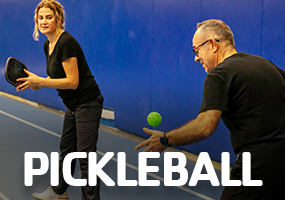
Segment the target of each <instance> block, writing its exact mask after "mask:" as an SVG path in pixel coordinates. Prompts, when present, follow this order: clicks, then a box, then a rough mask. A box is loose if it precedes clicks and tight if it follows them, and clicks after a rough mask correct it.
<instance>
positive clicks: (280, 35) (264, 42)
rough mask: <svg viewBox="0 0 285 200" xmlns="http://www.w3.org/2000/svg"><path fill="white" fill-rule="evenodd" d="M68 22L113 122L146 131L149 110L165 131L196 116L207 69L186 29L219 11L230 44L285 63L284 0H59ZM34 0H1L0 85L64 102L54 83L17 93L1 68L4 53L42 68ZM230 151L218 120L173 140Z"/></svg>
mask: <svg viewBox="0 0 285 200" xmlns="http://www.w3.org/2000/svg"><path fill="white" fill-rule="evenodd" d="M60 2H61V3H62V5H63V6H64V7H65V11H66V30H67V31H68V32H70V33H71V34H72V35H73V36H74V37H75V38H76V39H77V40H78V42H79V43H80V44H81V46H82V48H83V50H84V52H85V55H86V59H87V62H88V64H89V66H90V68H91V71H92V72H93V74H94V76H95V79H96V81H97V82H98V84H99V86H100V89H101V90H102V93H103V95H104V97H105V102H104V106H105V107H107V108H112V109H114V111H115V126H116V127H117V128H119V129H122V130H125V131H128V132H130V133H133V134H136V135H139V136H142V137H148V135H147V134H145V133H144V132H143V131H142V128H143V127H149V128H151V127H150V126H149V125H148V124H147V121H146V116H147V114H148V113H149V112H151V111H153V110H155V111H158V112H160V113H161V115H162V117H163V121H162V123H161V125H159V126H158V127H157V129H159V130H162V131H169V130H171V129H174V128H177V127H179V126H181V125H183V124H185V123H186V122H188V121H189V120H191V119H194V118H195V117H196V116H197V114H198V112H199V108H200V104H201V102H202V98H203V94H202V92H203V83H204V78H205V76H206V73H205V72H204V69H203V68H202V67H201V65H200V64H199V63H195V62H194V55H193V53H192V51H191V49H192V37H193V34H194V32H195V30H196V24H197V23H198V22H201V21H203V20H205V19H209V18H216V19H222V20H223V21H225V22H226V23H227V24H229V25H230V27H231V29H232V30H233V32H234V34H235V41H236V48H237V50H238V51H239V52H247V53H252V54H256V55H261V56H264V57H266V58H268V59H270V60H272V61H273V62H274V63H276V64H277V65H278V66H280V67H281V68H283V69H284V67H285V66H284V65H285V61H284V59H283V58H284V56H285V55H284V54H285V53H284V50H283V46H284V39H285V38H284V37H285V36H284V35H285V34H284V30H285V21H284V17H285V14H284V12H283V11H284V10H285V2H284V1H282V0H254V1H248V0H220V1H214V0H191V1H189V0H135V1H133V0H96V1H88V0H61V1H60ZM38 3H39V0H29V1H19V0H10V1H0V35H1V36H0V47H1V49H0V71H1V74H2V75H1V76H0V90H2V91H4V92H8V93H11V94H14V95H19V96H21V97H24V98H27V99H30V100H33V101H37V102H39V103H42V104H45V105H48V106H51V107H54V108H57V109H61V110H64V109H65V107H64V105H63V104H62V101H61V99H60V98H59V97H58V96H57V92H56V90H55V89H41V90H40V91H38V92H34V91H32V90H27V91H23V92H20V93H17V92H16V91H15V88H13V87H12V86H10V85H9V84H8V83H7V82H6V80H5V78H4V76H3V74H4V65H5V60H6V59H7V58H8V57H9V56H15V57H17V58H19V59H20V60H22V61H23V62H25V63H26V64H27V66H28V68H29V69H30V70H31V71H32V72H34V73H36V74H38V75H40V76H44V77H45V76H47V75H46V72H45V56H44V52H43V43H44V41H45V40H46V37H45V36H44V35H41V36H40V41H38V42H35V41H34V40H33V38H32V33H33V28H34V22H33V15H34V9H35V8H36V5H37V4H38ZM179 148H180V149H183V150H186V151H190V152H194V153H199V152H202V151H206V152H209V154H210V156H211V157H212V158H213V159H214V160H220V156H221V152H230V153H231V154H232V156H231V163H233V162H234V160H235V156H234V154H233V152H232V147H231V144H230V139H229V132H228V130H227V129H226V127H225V126H224V124H223V122H222V121H221V122H220V124H219V126H218V128H217V131H216V132H215V133H214V134H213V135H212V136H211V137H210V138H208V139H206V140H203V141H201V142H199V143H196V144H191V145H186V146H183V147H179Z"/></svg>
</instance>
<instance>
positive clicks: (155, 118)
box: [147, 112, 162, 126]
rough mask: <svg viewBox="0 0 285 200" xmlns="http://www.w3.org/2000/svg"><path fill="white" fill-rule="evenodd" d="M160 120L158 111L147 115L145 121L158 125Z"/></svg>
mask: <svg viewBox="0 0 285 200" xmlns="http://www.w3.org/2000/svg"><path fill="white" fill-rule="evenodd" d="M161 121H162V117H161V115H160V114H159V113H158V112H151V113H149V114H148V116H147V122H148V124H149V125H151V126H158V125H159V124H160V123H161Z"/></svg>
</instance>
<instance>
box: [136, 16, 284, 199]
mask: <svg viewBox="0 0 285 200" xmlns="http://www.w3.org/2000/svg"><path fill="white" fill-rule="evenodd" d="M193 52H194V53H195V61H196V62H200V63H201V64H202V66H203V68H204V69H205V71H206V72H207V73H208V75H207V77H206V79H205V83H204V97H203V102H202V106H201V108H200V112H199V115H198V116H197V118H196V119H194V120H192V121H190V122H188V123H187V124H185V125H184V126H182V127H180V128H178V129H175V130H172V131H170V132H167V133H163V132H160V131H155V130H149V129H146V128H144V131H145V132H146V133H148V134H150V135H151V137H150V138H149V139H147V140H146V141H144V142H142V143H141V144H139V145H138V146H137V147H136V149H140V148H142V147H144V146H147V148H146V149H145V150H144V151H145V152H147V151H157V152H162V151H164V150H165V149H166V148H167V147H168V146H170V145H174V146H178V145H186V144H191V143H194V142H198V141H200V140H203V139H205V138H207V137H209V136H210V135H211V134H213V132H214V131H215V130H216V127H217V125H218V122H219V119H220V118H222V120H223V121H224V123H225V125H226V126H227V128H228V129H229V130H230V137H231V142H232V146H233V149H234V152H235V153H236V154H237V155H238V156H237V157H238V159H237V160H236V162H235V163H234V165H233V167H232V171H231V179H232V180H242V156H241V155H242V153H243V152H250V153H251V178H252V180H262V181H263V186H261V187H246V186H237V187H228V186H227V187H225V189H224V191H223V194H222V196H221V199H222V200H229V199H230V200H250V199H257V200H265V199H266V200H271V199H285V193H284V192H283V190H284V189H285V180H284V179H285V81H284V79H285V71H284V70H282V69H280V68H278V67H276V66H275V65H274V64H272V63H271V62H270V61H268V60H266V59H264V58H261V57H259V56H254V55H250V54H245V53H238V52H237V51H236V49H235V44H234V38H233V33H232V31H231V29H230V28H229V27H228V26H227V25H226V24H225V23H224V22H222V21H220V20H206V21H204V22H202V23H199V24H198V25H197V30H196V32H195V34H194V37H193Z"/></svg>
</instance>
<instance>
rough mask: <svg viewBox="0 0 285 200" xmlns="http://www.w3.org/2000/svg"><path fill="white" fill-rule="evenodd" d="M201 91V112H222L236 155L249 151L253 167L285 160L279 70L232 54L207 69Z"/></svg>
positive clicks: (284, 101) (284, 93)
mask: <svg viewBox="0 0 285 200" xmlns="http://www.w3.org/2000/svg"><path fill="white" fill-rule="evenodd" d="M203 93H204V97H203V102H202V106H201V109H200V112H204V111H207V110H212V109H217V110H221V111H222V117H221V118H222V120H223V122H224V123H225V125H226V126H227V128H228V129H229V130H230V136H231V142H232V146H233V149H234V152H235V153H236V154H241V153H242V152H251V156H252V167H259V166H265V165H271V164H274V163H278V162H285V81H284V71H283V70H282V69H280V68H278V67H276V66H275V65H274V64H273V63H271V62H270V61H269V60H266V59H264V58H262V57H259V56H254V55H250V54H245V53H238V54H234V55H232V56H231V57H229V58H226V59H225V60H224V61H223V62H222V63H220V64H219V65H217V66H216V67H215V68H213V69H212V70H211V71H210V72H209V74H208V75H207V77H206V79H205V83H204V91H203ZM238 164H241V161H237V162H236V165H238ZM239 166H240V165H239Z"/></svg>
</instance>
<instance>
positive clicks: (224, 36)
mask: <svg viewBox="0 0 285 200" xmlns="http://www.w3.org/2000/svg"><path fill="white" fill-rule="evenodd" d="M197 29H201V33H202V35H205V37H207V36H209V35H212V36H214V37H217V38H215V39H218V40H221V41H229V42H230V44H231V45H233V46H235V41H234V34H233V32H232V30H231V29H230V27H229V26H228V25H227V24H226V23H224V22H223V21H221V20H217V19H209V20H206V21H203V22H201V23H198V24H197Z"/></svg>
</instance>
